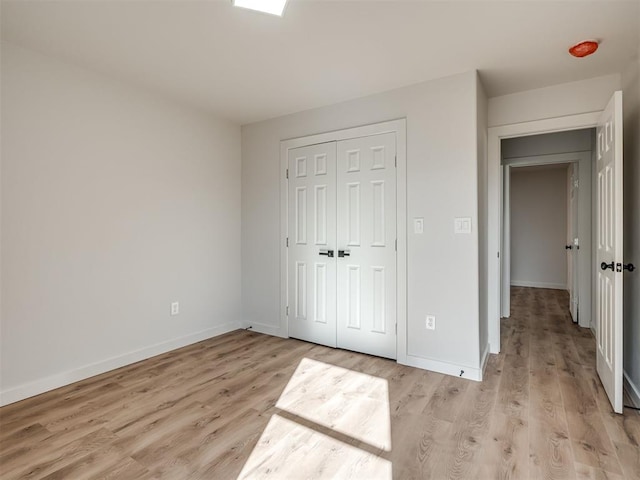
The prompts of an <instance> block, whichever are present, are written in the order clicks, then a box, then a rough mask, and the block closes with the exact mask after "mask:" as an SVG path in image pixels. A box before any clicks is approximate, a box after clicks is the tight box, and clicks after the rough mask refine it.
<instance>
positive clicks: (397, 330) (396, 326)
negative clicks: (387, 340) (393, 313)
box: [396, 323, 398, 335]
mask: <svg viewBox="0 0 640 480" xmlns="http://www.w3.org/2000/svg"><path fill="white" fill-rule="evenodd" d="M397 334H398V324H397V323H396V335H397Z"/></svg>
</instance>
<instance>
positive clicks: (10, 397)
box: [0, 322, 241, 406]
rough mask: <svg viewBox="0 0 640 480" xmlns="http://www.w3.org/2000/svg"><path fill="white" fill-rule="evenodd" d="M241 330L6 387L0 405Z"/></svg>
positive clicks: (225, 328) (194, 337) (197, 336)
mask: <svg viewBox="0 0 640 480" xmlns="http://www.w3.org/2000/svg"><path fill="white" fill-rule="evenodd" d="M239 328H241V325H240V323H239V322H229V323H225V324H223V325H218V326H217V327H213V328H208V329H206V330H202V331H200V332H196V333H192V334H190V335H185V336H184V337H179V338H175V339H172V340H168V341H166V342H160V343H156V344H155V345H151V346H149V347H145V348H141V349H139V350H134V351H133V352H129V353H125V354H124V355H118V356H116V357H111V358H108V359H106V360H102V361H99V362H96V363H92V364H89V365H84V366H82V367H79V368H75V369H73V370H68V371H66V372H61V373H57V374H54V375H51V376H48V377H45V378H41V379H39V380H35V381H32V382H28V383H24V384H22V385H18V386H17V387H13V388H9V389H7V390H4V391H1V392H0V406H4V405H8V404H10V403H14V402H18V401H20V400H24V399H25V398H29V397H34V396H36V395H40V394H41V393H45V392H48V391H50V390H55V389H56V388H60V387H64V386H66V385H69V384H71V383H75V382H78V381H80V380H85V379H87V378H90V377H93V376H96V375H100V374H101V373H105V372H109V371H111V370H115V369H116V368H120V367H124V366H127V365H131V364H132V363H136V362H139V361H141V360H146V359H147V358H151V357H155V356H156V355H160V354H163V353H167V352H170V351H171V350H176V349H178V348H182V347H186V346H187V345H191V344H193V343H197V342H201V341H203V340H207V339H209V338H212V337H217V336H218V335H222V334H224V333H228V332H232V331H234V330H238V329H239Z"/></svg>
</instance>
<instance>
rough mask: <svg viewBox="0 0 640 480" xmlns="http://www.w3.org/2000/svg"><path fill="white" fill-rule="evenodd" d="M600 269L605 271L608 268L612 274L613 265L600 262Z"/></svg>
mask: <svg viewBox="0 0 640 480" xmlns="http://www.w3.org/2000/svg"><path fill="white" fill-rule="evenodd" d="M600 268H601V269H602V270H607V269H608V268H610V269H611V271H612V272H615V265H614V264H613V262H611V263H606V262H602V263H601V264H600Z"/></svg>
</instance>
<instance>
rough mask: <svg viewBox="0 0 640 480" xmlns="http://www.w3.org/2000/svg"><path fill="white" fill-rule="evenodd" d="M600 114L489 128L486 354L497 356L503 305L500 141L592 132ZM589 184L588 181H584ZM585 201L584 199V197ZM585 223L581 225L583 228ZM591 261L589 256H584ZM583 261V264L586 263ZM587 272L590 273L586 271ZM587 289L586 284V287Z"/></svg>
mask: <svg viewBox="0 0 640 480" xmlns="http://www.w3.org/2000/svg"><path fill="white" fill-rule="evenodd" d="M599 117H600V112H589V113H580V114H576V115H566V116H562V117H554V118H547V119H543V120H533V121H530V122H523V123H514V124H510V125H501V126H496V127H490V128H489V129H488V130H487V142H488V143H487V151H488V160H489V163H488V171H487V191H488V215H487V229H488V239H487V258H488V259H489V264H488V265H487V282H488V287H487V311H486V313H487V318H488V319H489V347H490V348H489V351H490V352H491V353H500V350H501V346H500V311H501V305H502V298H501V291H502V288H501V287H502V284H501V269H502V258H501V257H502V254H503V253H504V252H502V236H503V231H502V228H503V222H502V203H503V196H502V188H501V171H502V168H501V161H502V153H501V141H502V140H503V139H506V138H515V137H523V136H528V135H540V134H544V133H554V132H563V131H569V130H581V129H584V128H594V127H596V126H597V124H598V119H599ZM589 173H590V169H584V170H581V173H580V176H581V177H582V176H583V175H584V176H588V174H589ZM581 181H582V179H581ZM587 183H588V184H590V182H589V181H587ZM584 198H585V199H586V198H587V197H584ZM587 223H588V222H583V223H581V225H583V226H584V227H581V228H586V225H587ZM584 258H585V259H590V258H591V257H590V256H584ZM585 261H586V260H585ZM589 271H590V269H589ZM589 283H590V282H589ZM585 286H586V283H585Z"/></svg>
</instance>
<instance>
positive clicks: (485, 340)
mask: <svg viewBox="0 0 640 480" xmlns="http://www.w3.org/2000/svg"><path fill="white" fill-rule="evenodd" d="M476 95H477V107H476V108H477V112H476V128H477V138H476V142H477V148H478V153H477V155H478V273H479V275H480V276H479V279H478V289H479V302H480V314H479V315H480V337H479V338H480V355H481V358H480V362H481V363H482V362H483V361H484V359H485V358H486V357H485V356H486V355H488V353H489V317H488V315H487V313H488V312H487V302H488V295H489V292H488V288H487V287H488V282H487V278H488V264H489V261H488V258H487V240H488V238H487V234H488V232H487V218H488V217H487V214H488V201H489V198H488V195H487V194H488V192H487V119H488V99H487V95H486V93H485V91H484V88H483V86H482V83H481V82H480V78H479V77H478V79H477V94H476ZM483 357H485V358H483Z"/></svg>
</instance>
